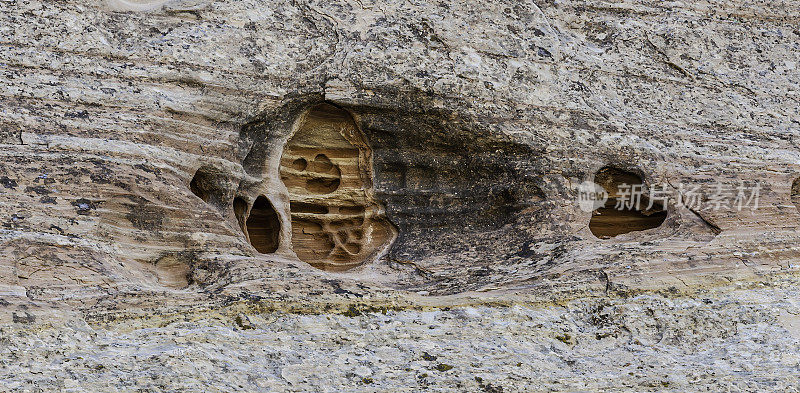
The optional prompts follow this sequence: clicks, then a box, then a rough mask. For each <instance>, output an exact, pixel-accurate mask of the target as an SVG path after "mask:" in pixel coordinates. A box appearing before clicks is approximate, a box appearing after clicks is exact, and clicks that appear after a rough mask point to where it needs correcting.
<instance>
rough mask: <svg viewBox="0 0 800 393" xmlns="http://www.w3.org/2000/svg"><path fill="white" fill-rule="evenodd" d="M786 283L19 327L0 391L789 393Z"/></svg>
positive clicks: (793, 365) (791, 304) (793, 303)
mask: <svg viewBox="0 0 800 393" xmlns="http://www.w3.org/2000/svg"><path fill="white" fill-rule="evenodd" d="M789 284H790V287H786V288H778V287H770V288H762V289H751V290H732V291H731V290H727V291H724V292H709V293H705V294H703V295H701V296H699V297H697V298H685V297H677V298H674V297H665V296H659V295H643V296H636V297H633V298H628V299H581V300H573V301H565V302H563V303H561V304H559V305H550V306H524V305H515V306H511V307H485V306H474V307H473V306H462V307H452V308H449V309H447V310H440V309H437V310H428V311H415V310H402V311H392V310H389V311H386V310H384V312H378V311H376V312H365V313H354V312H348V313H344V314H322V315H301V314H287V313H283V312H269V313H252V312H250V313H247V312H245V313H237V314H234V315H229V316H223V315H219V314H214V313H205V314H196V315H185V316H180V315H179V316H176V317H174V319H173V320H171V321H166V322H163V321H159V322H156V324H157V326H153V325H150V324H149V322H148V320H146V319H145V320H143V321H130V322H124V323H120V324H110V325H105V326H96V325H95V326H93V325H87V324H86V323H85V322H83V321H80V320H77V321H67V322H63V323H62V324H61V325H59V326H58V327H51V328H35V329H31V328H26V324H25V323H24V322H22V320H24V319H25V318H24V315H22V316H20V317H19V318H18V319H19V320H20V322H18V323H17V325H16V326H5V327H0V334H2V337H3V345H2V346H0V358H2V359H3V366H2V367H0V391H2V392H6V391H8V392H18V391H60V390H74V391H119V392H136V391H142V390H146V391H183V392H208V391H246V392H261V391H269V392H272V391H279V392H309V391H314V392H342V391H346V392H421V391H425V392H504V393H513V392H553V391H556V392H605V391H614V392H619V391H622V392H676V393H677V392H700V391H713V392H727V391H732V392H736V391H742V392H796V391H797V388H798V386H799V384H800V380H799V379H798V374H797V368H798V367H799V366H800V355H798V353H800V317H798V314H799V313H800V304H798V296H799V295H800V293H798V291H797V287H796V285H797V281H796V280H795V281H794V282H791V283H789ZM220 370H224V371H220ZM53 376H56V377H53Z"/></svg>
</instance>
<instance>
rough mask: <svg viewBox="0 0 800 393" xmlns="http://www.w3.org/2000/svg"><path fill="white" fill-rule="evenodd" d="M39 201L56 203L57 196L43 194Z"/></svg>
mask: <svg viewBox="0 0 800 393" xmlns="http://www.w3.org/2000/svg"><path fill="white" fill-rule="evenodd" d="M39 203H48V204H51V205H55V204H56V198H54V197H51V196H43V197H41V198H39Z"/></svg>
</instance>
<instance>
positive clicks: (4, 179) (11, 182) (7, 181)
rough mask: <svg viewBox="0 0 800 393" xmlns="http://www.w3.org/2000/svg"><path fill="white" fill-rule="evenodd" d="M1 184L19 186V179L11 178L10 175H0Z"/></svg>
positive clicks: (8, 186)
mask: <svg viewBox="0 0 800 393" xmlns="http://www.w3.org/2000/svg"><path fill="white" fill-rule="evenodd" d="M0 184H2V185H3V187H5V188H17V181H16V180H13V179H9V178H8V176H3V177H0Z"/></svg>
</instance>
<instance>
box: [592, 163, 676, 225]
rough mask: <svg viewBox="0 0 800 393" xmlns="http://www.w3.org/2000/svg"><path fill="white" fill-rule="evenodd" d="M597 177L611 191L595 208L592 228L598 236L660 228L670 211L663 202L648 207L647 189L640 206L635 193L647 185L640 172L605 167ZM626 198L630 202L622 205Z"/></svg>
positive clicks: (641, 198)
mask: <svg viewBox="0 0 800 393" xmlns="http://www.w3.org/2000/svg"><path fill="white" fill-rule="evenodd" d="M594 181H595V183H597V184H599V185H600V186H602V187H603V188H604V189H605V190H606V192H607V193H608V200H607V201H606V203H605V205H604V206H602V207H600V208H598V209H596V210H595V211H594V212H592V219H591V221H589V230H590V231H591V232H592V234H594V235H595V236H597V237H598V238H601V239H609V238H612V237H615V236H619V235H622V234H625V233H630V232H636V231H644V230H647V229H653V228H658V227H659V226H661V224H662V223H663V222H664V220H665V219H666V218H667V211H666V210H665V209H664V206H662V205H661V204H660V203H657V202H655V201H654V203H653V206H652V207H651V208H650V209H647V207H648V205H649V199H648V198H647V195H645V193H644V192H642V193H641V194H640V198H639V203H638V206H637V203H636V198H635V197H632V196H633V195H637V194H639V191H643V190H645V189H646V187H645V185H644V181H643V180H642V178H641V177H639V175H637V174H635V173H631V172H626V171H623V170H620V169H616V168H611V167H605V168H602V169H600V170H599V171H598V172H597V174H596V175H595V180H594ZM637 187H640V188H637ZM623 201H627V202H629V203H627V204H626V206H625V207H624V208H620V206H621V204H622V202H623ZM630 202H632V203H630Z"/></svg>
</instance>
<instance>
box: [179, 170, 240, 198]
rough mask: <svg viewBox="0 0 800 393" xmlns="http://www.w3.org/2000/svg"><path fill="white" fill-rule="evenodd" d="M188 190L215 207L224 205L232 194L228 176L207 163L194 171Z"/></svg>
mask: <svg viewBox="0 0 800 393" xmlns="http://www.w3.org/2000/svg"><path fill="white" fill-rule="evenodd" d="M189 190H190V191H191V192H192V194H194V195H195V196H197V197H198V198H200V199H201V200H202V201H203V202H205V203H207V204H209V205H212V206H215V207H217V208H222V207H224V206H225V205H226V204H227V203H228V201H230V199H229V198H230V197H231V196H232V195H231V183H230V178H229V176H227V175H226V174H225V173H224V172H223V171H222V170H220V169H217V168H214V167H213V166H209V165H204V166H202V167H200V169H198V170H197V171H196V172H195V173H194V176H193V177H192V180H191V182H189Z"/></svg>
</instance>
